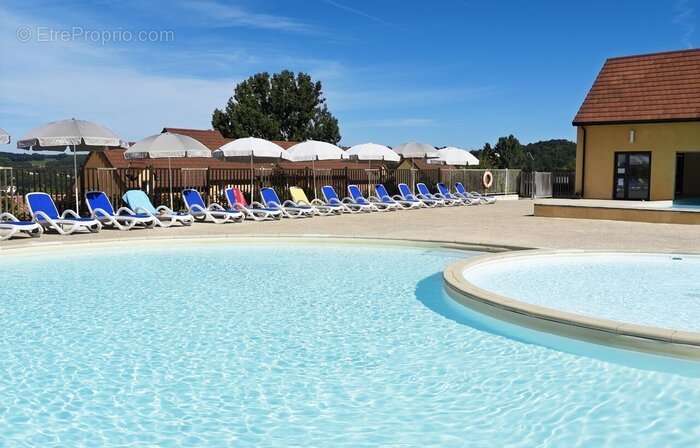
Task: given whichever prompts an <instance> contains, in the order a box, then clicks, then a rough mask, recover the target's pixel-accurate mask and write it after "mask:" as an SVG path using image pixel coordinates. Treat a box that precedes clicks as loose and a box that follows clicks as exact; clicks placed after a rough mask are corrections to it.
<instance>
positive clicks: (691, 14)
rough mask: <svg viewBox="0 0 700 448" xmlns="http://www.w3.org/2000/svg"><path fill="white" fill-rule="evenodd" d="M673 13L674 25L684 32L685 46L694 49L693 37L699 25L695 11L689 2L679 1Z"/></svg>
mask: <svg viewBox="0 0 700 448" xmlns="http://www.w3.org/2000/svg"><path fill="white" fill-rule="evenodd" d="M673 12H674V15H673V23H674V24H676V25H679V27H680V28H681V30H682V32H683V35H682V37H681V40H682V42H683V45H685V46H686V47H688V48H693V47H694V46H693V37H694V35H695V27H696V24H697V19H696V18H695V9H694V8H693V7H692V6H691V5H690V2H689V1H688V0H678V1H677V2H676V3H675V4H674V6H673Z"/></svg>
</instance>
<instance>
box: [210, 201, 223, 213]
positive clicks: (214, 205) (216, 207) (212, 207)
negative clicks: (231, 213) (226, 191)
mask: <svg viewBox="0 0 700 448" xmlns="http://www.w3.org/2000/svg"><path fill="white" fill-rule="evenodd" d="M207 210H214V211H218V212H225V211H226V209H225V208H223V207H222V206H221V204H217V203H216V202H212V203H211V204H209V207H207Z"/></svg>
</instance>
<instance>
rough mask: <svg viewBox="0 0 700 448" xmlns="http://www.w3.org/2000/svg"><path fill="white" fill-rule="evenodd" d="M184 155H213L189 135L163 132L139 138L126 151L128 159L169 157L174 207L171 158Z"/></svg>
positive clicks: (171, 200) (169, 173)
mask: <svg viewBox="0 0 700 448" xmlns="http://www.w3.org/2000/svg"><path fill="white" fill-rule="evenodd" d="M183 157H211V150H210V149H209V148H207V147H206V146H204V145H203V144H202V143H200V142H199V141H198V140H195V139H193V138H192V137H189V136H187V135H182V134H175V133H172V132H163V133H160V134H155V135H151V136H150V137H146V138H144V139H143V140H139V141H138V142H136V143H134V144H133V145H132V146H131V147H130V148H129V149H127V150H126V151H124V158H125V159H127V160H132V159H168V177H169V183H170V208H173V170H172V166H171V164H170V160H171V159H172V158H183Z"/></svg>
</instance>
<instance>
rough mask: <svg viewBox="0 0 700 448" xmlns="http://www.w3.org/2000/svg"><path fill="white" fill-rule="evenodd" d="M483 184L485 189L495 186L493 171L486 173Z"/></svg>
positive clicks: (482, 180)
mask: <svg viewBox="0 0 700 448" xmlns="http://www.w3.org/2000/svg"><path fill="white" fill-rule="evenodd" d="M481 183H482V184H484V188H491V185H493V174H491V171H486V172H484V177H483V178H482V179H481Z"/></svg>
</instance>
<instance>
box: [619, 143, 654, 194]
mask: <svg viewBox="0 0 700 448" xmlns="http://www.w3.org/2000/svg"><path fill="white" fill-rule="evenodd" d="M618 154H627V155H628V157H627V164H626V166H625V197H624V198H622V199H619V198H617V197H616V194H615V193H616V192H617V184H616V180H617V156H618ZM632 154H643V155H648V156H649V188H648V190H647V196H646V198H644V199H630V198H629V183H628V182H627V176H628V174H629V156H630V155H632ZM651 168H652V156H651V151H615V153H614V154H613V181H612V198H613V200H616V201H649V200H650V198H651V173H652V171H651Z"/></svg>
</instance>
